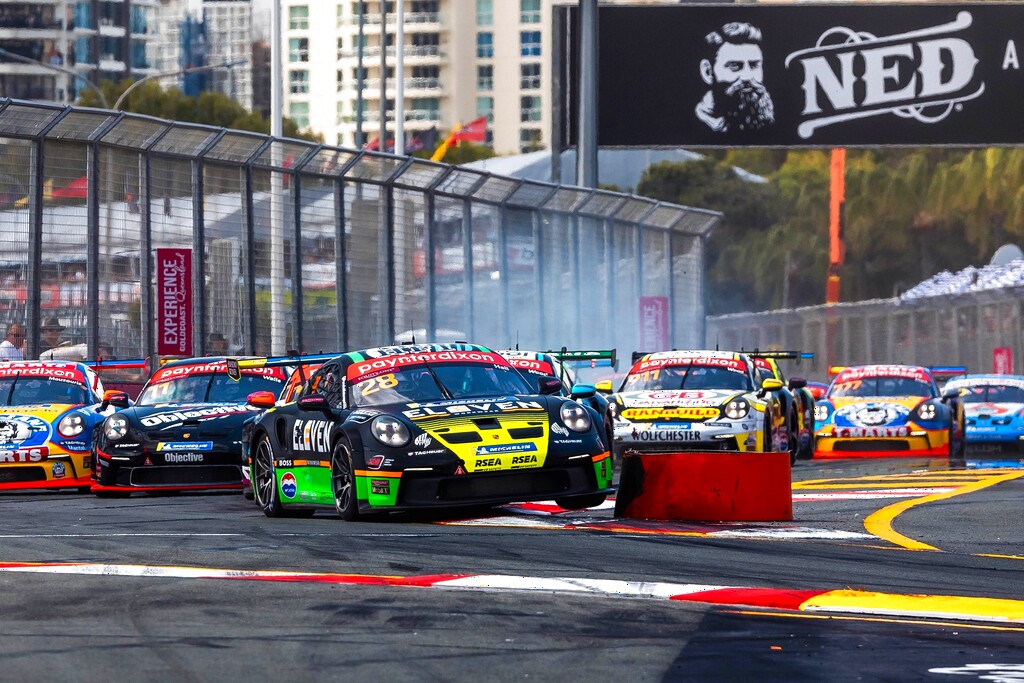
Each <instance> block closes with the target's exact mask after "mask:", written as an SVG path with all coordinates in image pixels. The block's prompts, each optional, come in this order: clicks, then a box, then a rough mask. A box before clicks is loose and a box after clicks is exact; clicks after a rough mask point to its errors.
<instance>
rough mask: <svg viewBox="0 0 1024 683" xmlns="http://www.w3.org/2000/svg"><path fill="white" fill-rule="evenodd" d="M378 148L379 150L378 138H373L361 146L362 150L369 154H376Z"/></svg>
mask: <svg viewBox="0 0 1024 683" xmlns="http://www.w3.org/2000/svg"><path fill="white" fill-rule="evenodd" d="M378 148H380V138H374V139H372V140H370V141H369V142H367V143H366V144H365V145H363V149H365V150H368V151H370V152H376V151H377V149H378Z"/></svg>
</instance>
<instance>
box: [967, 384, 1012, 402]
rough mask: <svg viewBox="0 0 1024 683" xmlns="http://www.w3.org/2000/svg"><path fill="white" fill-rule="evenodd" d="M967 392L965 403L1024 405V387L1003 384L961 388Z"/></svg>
mask: <svg viewBox="0 0 1024 683" xmlns="http://www.w3.org/2000/svg"><path fill="white" fill-rule="evenodd" d="M960 390H961V392H963V391H965V390H966V393H964V394H963V396H962V398H963V400H964V403H1024V387H1008V386H1004V385H1002V384H979V385H975V386H972V387H961V389H960Z"/></svg>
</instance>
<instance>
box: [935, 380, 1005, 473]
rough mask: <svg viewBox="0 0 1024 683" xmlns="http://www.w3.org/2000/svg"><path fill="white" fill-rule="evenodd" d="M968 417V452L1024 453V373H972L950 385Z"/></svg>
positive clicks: (953, 381) (947, 389) (985, 453)
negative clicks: (956, 393)
mask: <svg viewBox="0 0 1024 683" xmlns="http://www.w3.org/2000/svg"><path fill="white" fill-rule="evenodd" d="M945 388H946V391H949V390H954V391H957V392H959V394H960V399H961V400H962V401H963V402H964V411H965V412H966V417H967V455H969V456H970V455H1005V454H1013V455H1021V454H1024V376H1020V375H968V376H966V377H962V378H960V379H954V380H952V381H950V382H949V383H947V384H946V387H945Z"/></svg>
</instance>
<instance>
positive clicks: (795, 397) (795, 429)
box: [749, 351, 814, 463]
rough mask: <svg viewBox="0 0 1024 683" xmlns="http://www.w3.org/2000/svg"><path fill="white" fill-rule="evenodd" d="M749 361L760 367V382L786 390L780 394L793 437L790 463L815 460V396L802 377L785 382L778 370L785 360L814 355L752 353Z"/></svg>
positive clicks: (775, 352)
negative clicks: (774, 382)
mask: <svg viewBox="0 0 1024 683" xmlns="http://www.w3.org/2000/svg"><path fill="white" fill-rule="evenodd" d="M749 355H750V357H751V358H752V359H753V361H754V365H755V366H756V367H757V371H758V376H759V377H760V378H761V380H762V381H763V380H765V379H777V380H779V381H780V382H782V383H783V384H784V385H785V386H784V388H783V389H782V390H781V391H780V392H779V397H780V398H781V399H782V403H783V410H784V411H785V413H786V420H787V422H788V423H789V426H788V430H789V434H790V436H791V437H792V441H791V444H790V455H791V457H790V461H791V462H793V463H795V462H796V461H797V460H810V459H811V458H812V457H814V395H813V394H811V392H810V391H808V390H807V380H806V379H804V378H803V377H790V378H789V382H786V378H785V376H784V375H783V374H782V368H780V367H779V363H778V361H779V360H782V359H796V360H800V359H812V358H814V354H813V353H801V352H798V351H751V352H749Z"/></svg>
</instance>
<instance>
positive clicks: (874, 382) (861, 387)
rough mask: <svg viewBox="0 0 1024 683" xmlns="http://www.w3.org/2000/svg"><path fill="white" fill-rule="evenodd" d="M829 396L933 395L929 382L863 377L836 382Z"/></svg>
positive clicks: (910, 379) (905, 378)
mask: <svg viewBox="0 0 1024 683" xmlns="http://www.w3.org/2000/svg"><path fill="white" fill-rule="evenodd" d="M828 395H829V398H870V397H873V396H926V397H929V398H930V397H933V396H935V390H934V388H933V387H932V384H931V382H924V381H922V380H919V379H912V378H909V377H864V378H860V379H851V380H848V381H845V382H836V383H835V384H833V385H832V388H831V389H829V392H828Z"/></svg>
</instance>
